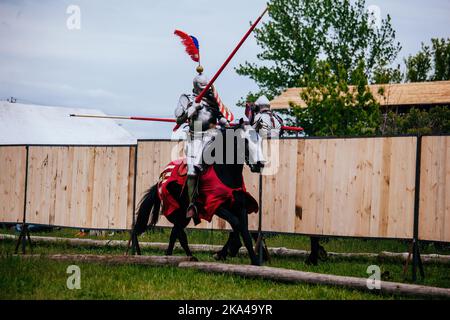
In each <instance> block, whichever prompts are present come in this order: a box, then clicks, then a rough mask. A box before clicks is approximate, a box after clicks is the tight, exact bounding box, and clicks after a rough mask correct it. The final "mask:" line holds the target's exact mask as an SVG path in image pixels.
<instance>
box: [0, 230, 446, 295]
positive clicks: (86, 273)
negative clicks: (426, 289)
mask: <svg viewBox="0 0 450 320" xmlns="http://www.w3.org/2000/svg"><path fill="white" fill-rule="evenodd" d="M0 232H1V233H12V231H10V230H6V229H0ZM76 232H77V230H71V229H61V230H55V231H52V232H46V233H37V234H32V236H33V235H45V236H60V237H75V234H76ZM188 237H189V240H190V242H191V243H203V244H223V243H224V242H225V240H226V237H227V233H224V232H210V231H189V234H188ZM87 238H96V239H128V234H127V233H115V234H113V235H110V234H108V235H104V236H99V237H94V236H87ZM140 239H141V241H155V242H156V241H157V242H167V241H168V231H167V230H156V231H154V232H148V233H147V234H145V235H144V236H142V237H141V238H140ZM267 244H268V245H269V246H271V247H281V246H283V247H287V248H293V249H306V250H307V249H309V238H308V237H304V236H291V235H278V236H272V237H269V238H268V239H267ZM323 244H324V246H325V247H326V249H327V250H328V251H335V252H379V251H383V250H387V251H394V252H404V251H406V250H407V247H408V244H407V243H406V242H402V241H394V240H383V241H380V240H358V239H329V240H328V241H325V242H323ZM14 245H15V242H14V241H11V240H1V241H0V255H1V258H0V299H404V298H405V297H399V296H387V295H380V294H375V293H363V292H359V291H356V290H349V289H341V288H337V287H331V286H314V285H305V284H295V285H294V284H285V283H277V282H273V281H267V280H257V279H248V278H243V277H238V276H231V275H219V274H207V273H203V272H199V271H194V270H185V269H178V268H175V267H148V266H105V265H100V264H87V263H79V264H77V265H78V266H79V267H80V269H81V289H80V290H69V289H67V287H66V280H67V277H68V276H69V275H68V274H67V273H66V269H67V267H68V265H70V264H69V263H65V262H64V263H63V262H55V261H50V260H47V259H45V258H39V259H36V260H27V261H24V260H21V259H20V258H17V257H13V256H11V253H12V252H13V250H14ZM422 252H424V253H441V254H450V248H449V247H448V246H447V247H440V248H436V247H435V246H434V245H433V244H426V245H423V246H422ZM33 253H41V254H48V253H85V254H118V255H121V254H123V253H124V249H123V248H111V247H101V248H99V247H89V246H80V247H74V246H71V245H69V244H66V243H56V244H42V243H40V244H38V245H37V247H35V248H34V252H33ZM143 254H146V255H163V252H162V251H158V250H149V249H144V250H143ZM175 254H177V255H182V254H183V252H181V251H176V252H175ZM196 257H197V258H199V260H200V261H214V260H213V259H212V257H211V254H210V253H199V254H196ZM228 263H236V264H247V263H248V259H247V257H246V256H238V257H236V258H232V259H229V260H228ZM373 264H375V265H379V266H380V268H381V271H382V272H383V273H385V274H386V279H385V280H390V281H398V282H407V280H406V281H405V279H403V270H402V267H403V266H402V263H401V262H393V261H379V260H378V259H351V260H350V259H342V258H340V259H337V258H332V259H331V258H330V259H328V260H327V261H324V262H321V263H320V264H319V265H318V266H309V265H306V264H305V263H304V261H303V259H299V258H286V257H273V258H272V260H271V261H270V262H269V263H267V264H266V265H268V266H272V267H281V268H289V269H296V270H302V271H312V272H319V273H327V274H336V275H348V276H357V277H368V274H367V273H366V270H367V267H368V266H369V265H373ZM449 271H450V268H449V267H448V265H447V266H446V265H440V264H427V265H425V272H426V278H425V280H419V281H418V282H417V283H419V284H424V285H431V286H439V287H446V288H450V272H449ZM410 277H411V274H410V272H409V274H408V278H410Z"/></svg>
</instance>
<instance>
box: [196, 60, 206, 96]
mask: <svg viewBox="0 0 450 320" xmlns="http://www.w3.org/2000/svg"><path fill="white" fill-rule="evenodd" d="M197 72H198V75H196V76H195V78H194V80H193V85H194V89H193V91H194V93H195V94H200V92H202V91H203V89H205V88H206V86H207V85H208V82H209V80H208V78H207V77H206V76H205V75H204V74H203V67H202V66H200V65H199V66H198V67H197Z"/></svg>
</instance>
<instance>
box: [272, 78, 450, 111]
mask: <svg viewBox="0 0 450 320" xmlns="http://www.w3.org/2000/svg"><path fill="white" fill-rule="evenodd" d="M381 87H383V88H384V95H383V96H381V95H380V94H379V89H380V88H381ZM352 88H353V86H350V90H352ZM369 89H370V91H371V92H372V94H373V95H374V97H375V98H376V99H377V101H378V102H379V103H380V105H381V106H386V107H392V106H411V105H442V104H449V105H450V81H433V82H413V83H397V84H382V85H369ZM302 90H303V88H289V89H287V90H286V91H284V92H283V93H282V94H281V95H280V96H278V97H276V98H275V99H273V100H272V101H271V107H272V109H288V108H289V103H290V102H292V103H294V104H296V105H299V106H301V107H302V108H306V103H305V102H304V101H303V100H302V98H300V93H301V92H302Z"/></svg>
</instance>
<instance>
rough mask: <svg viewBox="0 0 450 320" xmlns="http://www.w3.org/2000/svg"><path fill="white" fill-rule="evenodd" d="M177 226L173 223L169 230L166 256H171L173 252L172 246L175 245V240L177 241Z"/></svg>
mask: <svg viewBox="0 0 450 320" xmlns="http://www.w3.org/2000/svg"><path fill="white" fill-rule="evenodd" d="M177 233H178V230H177V227H176V225H174V226H173V227H172V231H171V232H170V238H169V247H168V248H167V250H166V256H171V255H172V254H173V248H174V247H175V242H176V241H177V236H178V235H177Z"/></svg>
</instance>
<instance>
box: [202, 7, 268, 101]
mask: <svg viewBox="0 0 450 320" xmlns="http://www.w3.org/2000/svg"><path fill="white" fill-rule="evenodd" d="M268 10H269V7H266V9H264V11H263V13H262V14H261V15H260V16H259V17H258V19H256V21H255V22H254V23H253V24H252V26H251V27H250V29H248V31H247V33H246V34H245V35H244V37H243V38H242V39H241V41H239V43H238V45H237V46H236V48H234V50H233V52H231V54H230V56H229V57H228V58H227V60H225V62H224V63H223V64H222V66H221V67H220V68H219V70H217V72H216V74H215V75H214V77H212V79H211V81H209V83H208V85H207V86H206V87H205V89H203V91H202V92H201V93H200V94H199V95H198V96H197V98H195V102H197V103H200V101H202V98H203V96H204V95H205V94H206V93H207V92H208V90H209V88H211V86H212V85H213V83H214V82H215V81H216V80H217V78H218V77H219V75H220V74H221V73H222V71H223V70H224V69H225V67H226V66H227V65H228V63H230V61H231V59H233V57H234V55H235V54H236V52H238V50H239V49H240V48H241V46H242V44H243V43H244V42H245V40H247V38H248V36H249V35H250V34H251V33H252V31H253V30H254V29H255V28H256V26H257V25H258V23H259V22H260V21H261V19H262V18H263V17H264V15H265V14H266V12H267V11H268Z"/></svg>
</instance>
